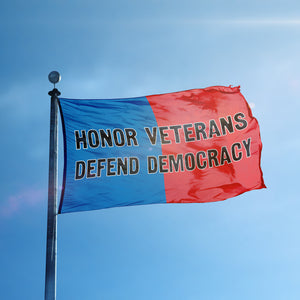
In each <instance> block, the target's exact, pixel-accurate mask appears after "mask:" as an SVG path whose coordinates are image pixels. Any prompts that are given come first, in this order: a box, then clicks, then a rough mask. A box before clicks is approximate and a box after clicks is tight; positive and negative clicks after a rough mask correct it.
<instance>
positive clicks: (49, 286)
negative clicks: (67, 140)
mask: <svg viewBox="0 0 300 300" xmlns="http://www.w3.org/2000/svg"><path fill="white" fill-rule="evenodd" d="M48 78H49V81H50V82H51V83H53V84H54V88H53V90H52V91H50V92H49V93H48V94H49V95H50V96H51V112H50V143H49V144H50V145H49V181H48V217H47V249H46V277H45V300H55V299H56V252H57V230H56V229H57V154H58V142H57V140H58V129H57V127H58V96H59V95H60V92H59V91H58V90H57V89H56V88H55V83H57V82H59V80H60V75H59V73H58V72H56V71H53V72H51V73H50V74H49V76H48Z"/></svg>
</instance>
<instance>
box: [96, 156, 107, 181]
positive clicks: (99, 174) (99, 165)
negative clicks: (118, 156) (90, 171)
mask: <svg viewBox="0 0 300 300" xmlns="http://www.w3.org/2000/svg"><path fill="white" fill-rule="evenodd" d="M104 162H105V158H99V159H98V160H97V177H101V170H102V169H104V166H103V165H102V163H104Z"/></svg>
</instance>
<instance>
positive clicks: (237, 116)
mask: <svg viewBox="0 0 300 300" xmlns="http://www.w3.org/2000/svg"><path fill="white" fill-rule="evenodd" d="M244 118H245V115H244V114H243V113H237V114H235V115H234V120H235V121H236V122H238V123H240V125H239V124H236V125H235V128H236V129H237V130H243V129H245V128H246V127H247V126H248V123H247V121H246V120H244Z"/></svg>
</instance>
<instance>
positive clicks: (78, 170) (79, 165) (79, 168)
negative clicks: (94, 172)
mask: <svg viewBox="0 0 300 300" xmlns="http://www.w3.org/2000/svg"><path fill="white" fill-rule="evenodd" d="M84 174H85V162H84V161H82V160H80V161H76V164H75V180H79V179H82V178H83V177H84Z"/></svg>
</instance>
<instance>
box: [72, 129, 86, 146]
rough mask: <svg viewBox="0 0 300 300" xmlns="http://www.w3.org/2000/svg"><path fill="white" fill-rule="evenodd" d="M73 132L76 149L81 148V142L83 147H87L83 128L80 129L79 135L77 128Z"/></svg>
mask: <svg viewBox="0 0 300 300" xmlns="http://www.w3.org/2000/svg"><path fill="white" fill-rule="evenodd" d="M74 133H75V142H76V150H79V149H81V143H82V144H83V149H87V141H86V133H85V130H81V136H79V130H75V132H74Z"/></svg>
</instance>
